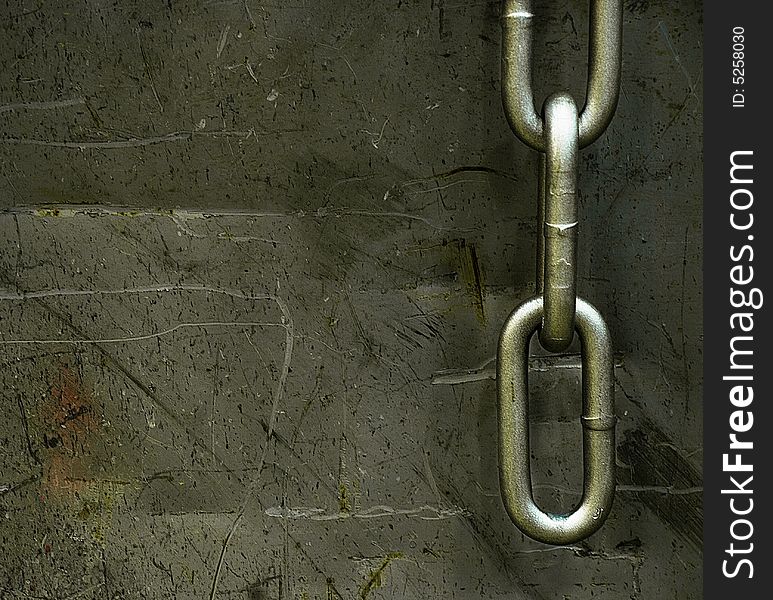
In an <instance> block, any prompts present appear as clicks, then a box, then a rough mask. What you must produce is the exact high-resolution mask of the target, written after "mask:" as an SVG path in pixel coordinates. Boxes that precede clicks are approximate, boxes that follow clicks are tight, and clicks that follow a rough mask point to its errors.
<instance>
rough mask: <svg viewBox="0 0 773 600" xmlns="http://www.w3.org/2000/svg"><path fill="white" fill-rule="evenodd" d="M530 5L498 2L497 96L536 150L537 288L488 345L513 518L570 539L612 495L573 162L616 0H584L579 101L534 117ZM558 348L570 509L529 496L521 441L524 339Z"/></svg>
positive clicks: (607, 84)
mask: <svg viewBox="0 0 773 600" xmlns="http://www.w3.org/2000/svg"><path fill="white" fill-rule="evenodd" d="M532 18H533V15H532V13H531V2H530V1H529V0H505V2H504V13H503V60H502V69H503V73H502V80H503V101H504V106H505V112H506V114H507V117H508V120H509V122H510V126H511V127H512V129H513V131H514V132H515V133H516V135H518V137H519V138H521V140H523V141H524V142H525V143H526V144H528V145H529V146H531V147H532V148H534V149H536V150H538V151H539V152H540V160H539V173H538V182H539V183H538V190H537V198H538V202H537V224H538V239H537V294H536V296H534V297H532V298H529V299H528V300H526V301H525V302H522V303H521V304H520V305H519V306H518V307H517V308H516V309H515V310H514V311H513V312H512V314H511V315H510V317H509V318H508V319H507V321H506V323H505V326H504V327H503V329H502V332H501V334H500V338H499V346H498V350H497V395H498V405H499V463H500V485H501V488H502V497H503V500H504V504H505V507H506V509H507V512H508V514H509V515H510V518H511V519H512V520H513V522H514V523H515V524H516V525H517V526H518V527H519V528H520V529H521V531H523V532H524V533H525V534H526V535H529V536H530V537H532V538H534V539H536V540H538V541H541V542H545V543H549V544H571V543H575V542H578V541H579V540H582V539H584V538H585V537H587V536H589V535H591V534H592V533H594V532H595V531H597V530H598V529H599V528H600V527H601V526H602V525H603V523H604V521H605V520H606V517H607V515H608V514H609V511H610V508H611V506H612V500H613V498H614V494H615V421H616V417H615V408H614V379H613V373H612V351H611V341H610V337H609V332H608V330H607V326H606V323H605V322H604V318H603V317H602V316H601V313H599V311H598V310H597V309H596V308H595V307H593V305H591V304H590V303H589V302H587V301H585V300H583V299H582V298H580V297H578V296H577V229H578V227H577V226H578V208H577V169H578V154H579V149H580V148H581V147H584V146H587V145H588V144H590V143H592V142H593V141H595V140H596V139H597V138H598V137H599V136H600V135H601V134H602V133H603V131H604V129H606V127H607V125H608V124H609V122H610V120H611V119H612V115H613V114H614V111H615V107H616V105H617V97H618V90H619V84H620V62H621V59H620V55H621V39H622V36H621V21H622V2H621V0H591V26H590V32H591V35H590V53H589V54H590V58H589V72H588V88H587V97H586V103H585V106H584V108H583V110H582V112H581V113H580V114H578V110H577V105H576V104H575V102H574V99H573V98H572V97H571V96H570V95H569V94H567V93H556V94H553V95H552V96H550V97H549V98H548V99H547V100H546V102H545V105H544V108H543V116H542V117H539V116H538V115H537V113H536V111H535V109H534V99H533V94H532V91H531V23H532ZM536 331H539V339H540V343H541V344H542V346H543V347H544V348H545V349H546V350H548V351H550V352H562V351H565V350H566V349H567V348H568V347H569V346H570V344H571V343H572V340H573V338H574V333H575V331H577V333H578V335H579V339H580V342H581V355H582V374H583V375H582V398H583V400H582V406H583V409H582V416H581V418H580V421H581V423H582V427H583V496H582V500H581V502H580V505H579V506H578V507H577V508H576V509H575V510H574V511H572V512H571V513H569V514H564V515H557V514H551V513H546V512H544V511H542V510H541V509H540V508H539V507H538V506H537V505H536V504H535V502H534V498H533V492H532V484H531V472H530V456H531V452H530V448H529V420H528V405H529V398H528V359H529V341H530V339H531V337H532V335H533V334H534V333H535V332H536Z"/></svg>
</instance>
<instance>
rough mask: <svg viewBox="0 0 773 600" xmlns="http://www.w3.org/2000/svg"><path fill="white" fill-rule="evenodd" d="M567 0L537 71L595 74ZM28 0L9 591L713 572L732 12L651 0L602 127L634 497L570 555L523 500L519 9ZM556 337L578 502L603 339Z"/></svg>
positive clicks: (23, 18)
mask: <svg viewBox="0 0 773 600" xmlns="http://www.w3.org/2000/svg"><path fill="white" fill-rule="evenodd" d="M535 4H536V6H535V11H536V13H537V14H536V16H535V17H534V23H535V53H536V56H535V89H536V96H537V97H538V98H540V99H541V98H543V97H544V96H545V95H546V94H547V93H549V92H551V91H554V90H557V89H568V90H569V91H571V92H572V93H573V94H574V95H575V97H577V98H578V99H581V98H582V96H583V87H584V80H585V72H586V47H587V20H588V14H587V12H588V7H587V2H584V1H583V2H580V1H579V0H571V1H570V0H545V1H544V2H537V3H535ZM0 11H1V12H2V36H0V64H1V65H2V68H0V125H1V126H2V130H1V131H0V171H1V172H2V177H0V210H1V211H2V212H0V364H1V365H2V367H1V368H0V378H1V379H2V382H1V386H0V389H1V390H2V392H1V393H2V402H0V448H1V450H0V550H2V559H0V597H2V598H9V599H10V598H59V599H64V598H83V599H102V598H127V599H129V598H152V599H156V598H159V599H160V598H206V599H214V598H234V599H239V598H243V599H245V600H279V599H282V600H286V599H314V598H319V599H325V600H330V599H349V598H355V599H356V598H359V599H370V600H376V599H379V598H406V599H418V598H455V599H460V600H461V599H468V598H499V599H505V598H511V599H529V600H531V599H545V600H553V599H571V600H585V599H589V598H604V599H611V600H618V599H619V600H623V599H640V600H650V599H660V598H677V599H679V600H690V599H698V598H700V597H701V595H702V589H701V576H700V570H701V563H702V559H701V551H700V544H701V529H702V512H701V494H702V488H701V476H700V472H701V464H702V447H701V443H702V442H701V438H702V430H701V420H702V414H701V393H702V381H701V368H702V367H701V344H702V331H703V324H702V314H701V308H700V306H701V285H702V281H701V253H702V248H701V244H702V241H701V239H702V231H701V204H702V189H701V179H702V170H701V169H702V167H701V159H702V156H701V147H702V137H701V136H702V134H701V131H702V113H701V109H702V106H701V98H702V87H701V83H702V75H701V74H702V65H701V53H702V51H701V25H702V14H701V3H700V2H697V1H692V0H689V1H686V2H679V3H666V2H657V1H654V0H652V1H648V0H626V2H625V13H624V16H625V24H624V27H625V29H624V65H623V83H622V93H621V98H620V104H619V108H618V110H617V114H616V116H615V119H614V121H613V122H612V124H611V125H610V127H609V129H608V131H607V132H606V133H605V134H604V136H603V137H602V138H601V139H600V140H599V141H598V142H596V143H595V144H593V145H592V146H590V147H589V148H587V149H585V150H583V151H582V156H581V166H580V174H579V179H580V189H581V193H580V202H581V228H580V236H581V237H580V240H581V241H580V251H579V276H580V282H579V289H580V292H581V294H582V295H583V296H584V297H586V298H587V299H589V300H590V301H591V302H593V303H594V304H596V305H597V306H598V307H599V308H600V310H601V311H602V313H603V314H604V315H605V316H606V318H607V321H608V323H609V326H610V329H611V331H612V335H613V339H614V343H615V354H616V364H615V375H616V377H615V379H616V396H617V403H618V409H617V412H618V416H619V418H620V420H619V425H618V448H617V470H618V491H617V495H616V500H615V504H614V507H613V509H612V513H611V514H610V516H609V519H608V521H607V523H606V525H605V526H604V527H603V528H602V529H601V531H600V532H598V533H597V534H595V535H593V536H592V537H591V538H589V539H588V540H586V541H584V542H581V543H578V544H575V545H572V546H569V547H564V548H556V547H551V546H546V545H542V544H539V543H537V542H534V541H532V540H530V539H528V538H526V537H524V536H523V535H521V534H520V533H519V532H518V530H517V529H515V527H514V526H513V525H512V523H511V522H510V521H509V519H508V517H507V515H506V513H505V511H504V508H503V505H502V502H501V500H500V496H499V484H498V478H497V477H498V476H497V458H496V437H497V436H496V410H495V382H494V381H493V378H494V365H493V357H494V354H495V347H496V340H497V336H498V332H499V329H500V327H501V325H502V323H503V321H504V319H505V318H506V316H507V315H508V314H509V312H510V311H511V310H512V309H513V307H514V306H515V305H516V304H517V302H518V301H519V300H521V299H524V298H526V297H528V296H529V295H530V294H531V291H532V286H533V271H534V268H533V263H534V246H535V235H536V226H535V188H536V177H535V169H536V157H535V155H534V154H533V153H532V152H531V151H529V150H528V149H527V148H526V147H525V146H524V145H523V144H522V143H520V142H519V141H518V140H516V139H515V137H514V136H513V135H512V133H511V132H510V131H509V129H508V127H507V124H506V122H505V119H504V115H503V111H502V108H501V100H500V95H499V68H500V67H499V36H500V29H499V20H498V17H499V3H498V2H496V1H491V2H489V1H481V2H462V1H454V0H421V1H415V2H402V1H396V0H394V1H392V2H372V1H369V2H340V1H334V0H317V1H316V2H308V1H304V2H301V1H300V0H296V1H295V2H291V3H281V2H275V3H265V2H257V1H253V0H246V1H242V0H239V1H236V0H233V1H229V0H224V1H203V0H202V1H196V2H193V1H189V2H180V1H176V0H175V1H173V0H168V1H167V2H150V1H135V2H106V1H100V0H79V1H74V0H73V1H71V2H67V1H63V2H37V1H33V0H26V1H10V0H9V1H7V2H5V3H4V4H3V6H2V7H1V8H0ZM533 350H534V352H533V354H534V355H533V357H532V359H531V362H530V378H531V392H532V400H531V404H532V423H531V432H532V438H533V458H532V466H533V471H534V480H535V489H536V495H537V499H538V500H539V502H540V503H541V504H542V505H543V506H544V507H546V508H549V509H551V510H556V511H558V510H568V509H570V508H571V507H572V505H573V503H575V502H577V500H578V499H579V494H578V490H579V489H580V487H581V445H580V427H579V424H578V415H579V392H578V389H579V382H580V376H581V371H580V368H579V356H578V352H577V351H578V348H577V347H573V348H572V351H571V352H569V353H566V354H564V355H561V356H545V355H544V353H540V351H539V349H538V348H534V349H533Z"/></svg>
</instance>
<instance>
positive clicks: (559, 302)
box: [538, 93, 579, 352]
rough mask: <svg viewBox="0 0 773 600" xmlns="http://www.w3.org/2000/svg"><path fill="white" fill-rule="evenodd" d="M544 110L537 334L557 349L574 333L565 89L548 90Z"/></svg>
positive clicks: (570, 140)
mask: <svg viewBox="0 0 773 600" xmlns="http://www.w3.org/2000/svg"><path fill="white" fill-rule="evenodd" d="M544 113H545V133H546V141H547V152H546V154H545V182H544V184H543V186H542V187H543V190H542V193H543V194H544V203H545V206H544V222H542V221H538V224H541V228H542V231H541V232H540V234H538V239H539V237H542V238H543V241H542V243H543V244H544V259H543V260H544V265H543V268H544V279H543V281H544V290H543V294H544V298H545V311H544V312H545V314H544V316H543V319H542V327H541V328H540V331H539V338H540V343H541V344H542V346H543V347H544V348H545V349H547V350H550V351H551V352H561V351H563V350H566V349H567V348H568V347H569V344H571V343H572V339H573V337H574V313H575V296H576V295H577V155H578V151H579V148H578V138H577V131H578V129H577V127H578V125H577V106H576V105H575V103H574V100H573V99H572V97H571V96H570V95H569V94H565V93H561V94H553V95H552V96H551V97H550V98H548V100H547V101H546V102H545V110H544ZM542 201H543V199H542V198H541V199H540V202H542Z"/></svg>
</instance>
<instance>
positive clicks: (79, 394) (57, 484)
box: [41, 365, 102, 496]
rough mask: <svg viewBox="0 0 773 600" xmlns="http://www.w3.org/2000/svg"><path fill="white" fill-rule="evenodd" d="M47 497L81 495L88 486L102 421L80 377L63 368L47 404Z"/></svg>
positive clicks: (43, 414)
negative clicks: (88, 470)
mask: <svg viewBox="0 0 773 600" xmlns="http://www.w3.org/2000/svg"><path fill="white" fill-rule="evenodd" d="M41 419H42V424H43V445H44V446H45V448H44V451H43V453H44V457H45V459H44V477H43V491H44V494H45V495H49V496H54V495H60V494H63V493H69V494H77V493H78V492H80V491H81V490H83V489H84V488H85V487H86V485H87V482H86V479H87V477H86V476H87V469H88V464H89V462H90V449H89V446H90V444H91V443H93V441H94V434H95V433H96V432H98V430H99V428H100V426H101V422H102V418H101V414H100V411H99V409H98V407H96V406H95V404H94V403H93V399H92V396H91V393H90V391H89V390H88V389H87V388H86V387H84V385H83V381H82V380H81V377H80V374H79V373H78V372H77V371H76V370H73V369H72V368H71V367H70V366H68V365H62V366H61V367H60V368H59V371H58V373H57V375H56V377H55V380H54V383H53V385H52V386H51V393H50V395H49V397H48V398H47V399H46V401H45V402H44V403H43V407H42V411H41Z"/></svg>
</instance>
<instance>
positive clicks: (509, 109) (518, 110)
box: [502, 0, 623, 152]
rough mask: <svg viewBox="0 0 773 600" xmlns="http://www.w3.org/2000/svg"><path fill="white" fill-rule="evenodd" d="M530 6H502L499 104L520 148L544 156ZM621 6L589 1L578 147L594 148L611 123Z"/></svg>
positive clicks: (519, 0)
mask: <svg viewBox="0 0 773 600" xmlns="http://www.w3.org/2000/svg"><path fill="white" fill-rule="evenodd" d="M531 6H532V3H531V0H505V1H504V5H503V12H502V50H503V55H502V100H503V104H504V108H505V114H506V115H507V120H508V121H509V123H510V127H511V128H512V129H513V131H514V132H515V134H516V135H517V136H518V137H519V138H520V139H521V140H522V141H523V142H524V143H526V144H528V145H529V146H531V147H532V148H534V149H535V150H538V151H539V152H545V148H546V145H547V144H546V141H545V131H544V126H543V122H542V119H541V118H540V116H539V114H537V110H536V107H535V105H534V94H533V92H532V87H531V85H532V75H531V74H532V69H531V61H532V47H531V37H532V36H531V30H532V20H533V17H534V15H533V14H532V12H531ZM622 20H623V2H622V0H590V39H589V44H588V65H589V66H588V82H587V87H586V92H585V106H584V107H583V109H582V111H581V113H580V147H581V148H584V147H585V146H587V145H588V144H592V143H593V142H595V141H596V140H597V139H598V138H599V136H600V135H601V134H602V133H604V130H605V129H606V128H607V125H609V123H610V121H611V120H612V116H613V115H614V113H615V108H616V107H617V98H618V96H619V94H620V64H621V62H622V61H621V53H622Z"/></svg>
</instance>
